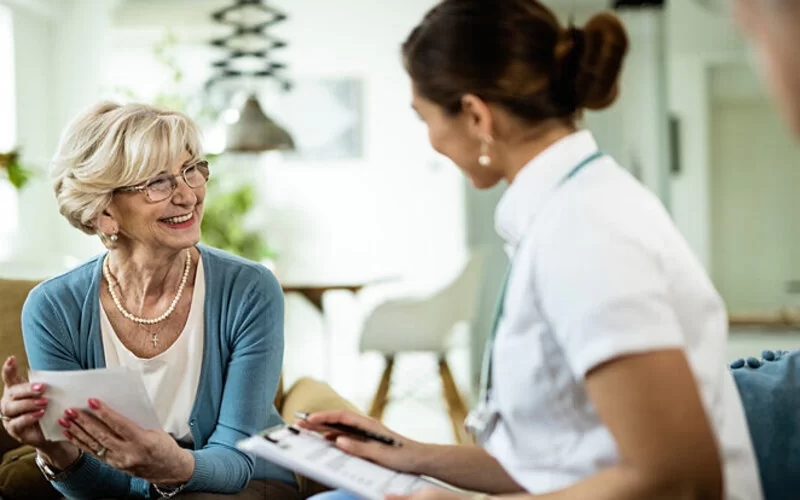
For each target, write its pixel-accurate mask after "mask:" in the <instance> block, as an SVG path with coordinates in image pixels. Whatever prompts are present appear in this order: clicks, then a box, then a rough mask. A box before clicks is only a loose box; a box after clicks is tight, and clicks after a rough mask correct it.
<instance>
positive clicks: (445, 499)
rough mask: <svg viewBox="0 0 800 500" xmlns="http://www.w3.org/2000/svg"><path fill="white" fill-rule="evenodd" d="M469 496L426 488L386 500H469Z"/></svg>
mask: <svg viewBox="0 0 800 500" xmlns="http://www.w3.org/2000/svg"><path fill="white" fill-rule="evenodd" d="M467 499H469V497H468V496H466V495H462V494H460V493H456V492H454V491H449V490H446V489H444V488H425V489H424V490H419V491H417V492H415V493H412V494H410V495H406V496H396V495H386V498H385V500H467Z"/></svg>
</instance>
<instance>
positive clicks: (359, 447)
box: [297, 410, 426, 474]
mask: <svg viewBox="0 0 800 500" xmlns="http://www.w3.org/2000/svg"><path fill="white" fill-rule="evenodd" d="M325 424H345V425H350V426H353V427H357V428H359V429H363V430H365V431H370V432H374V433H376V434H382V435H384V436H388V437H392V438H394V439H395V440H396V441H398V442H399V443H400V444H401V445H402V446H400V447H398V446H389V445H386V444H383V443H380V442H378V441H372V440H365V439H359V438H358V437H355V436H351V435H348V434H345V433H342V432H339V431H336V430H332V429H331V428H329V427H326V426H325ZM297 425H298V426H300V427H303V428H305V429H309V430H312V431H317V432H321V433H323V434H325V437H327V438H328V439H330V440H332V441H335V443H336V447H337V448H339V449H341V450H342V451H344V452H346V453H349V454H350V455H355V456H358V457H362V458H365V459H367V460H369V461H371V462H375V463H377V464H380V465H384V466H386V467H388V468H390V469H393V470H396V471H400V472H409V473H416V474H420V473H423V471H419V470H418V468H419V466H420V463H421V459H422V458H423V457H424V453H425V451H424V448H425V446H426V445H425V444H423V443H419V442H417V441H412V440H411V439H408V438H406V437H403V436H401V435H399V434H397V433H394V432H392V431H390V430H389V429H387V428H386V427H385V426H384V425H383V424H381V423H380V422H378V421H377V420H375V419H374V418H369V417H365V416H362V415H358V414H356V413H353V412H349V411H344V410H341V411H323V412H319V413H313V414H311V415H309V416H308V418H307V419H306V420H299V421H298V422H297Z"/></svg>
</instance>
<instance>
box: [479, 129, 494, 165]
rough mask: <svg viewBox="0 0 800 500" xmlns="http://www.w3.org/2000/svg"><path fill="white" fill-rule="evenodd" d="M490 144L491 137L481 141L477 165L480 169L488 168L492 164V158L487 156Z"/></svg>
mask: <svg viewBox="0 0 800 500" xmlns="http://www.w3.org/2000/svg"><path fill="white" fill-rule="evenodd" d="M491 144H492V137H491V136H488V135H487V136H486V137H484V138H483V139H481V154H480V156H478V164H480V166H482V167H488V166H489V165H491V164H492V157H491V156H489V146H490V145H491Z"/></svg>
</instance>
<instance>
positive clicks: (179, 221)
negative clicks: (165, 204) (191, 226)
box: [159, 212, 194, 224]
mask: <svg viewBox="0 0 800 500" xmlns="http://www.w3.org/2000/svg"><path fill="white" fill-rule="evenodd" d="M193 217H194V212H190V213H188V214H186V215H179V216H177V217H166V218H164V219H159V220H160V221H161V222H166V223H167V224H183V223H184V222H188V221H190V220H192V218H193Z"/></svg>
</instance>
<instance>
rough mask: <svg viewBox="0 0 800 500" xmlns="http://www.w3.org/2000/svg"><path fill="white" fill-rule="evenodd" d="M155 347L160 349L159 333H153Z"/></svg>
mask: <svg viewBox="0 0 800 500" xmlns="http://www.w3.org/2000/svg"><path fill="white" fill-rule="evenodd" d="M153 347H158V332H153Z"/></svg>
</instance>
